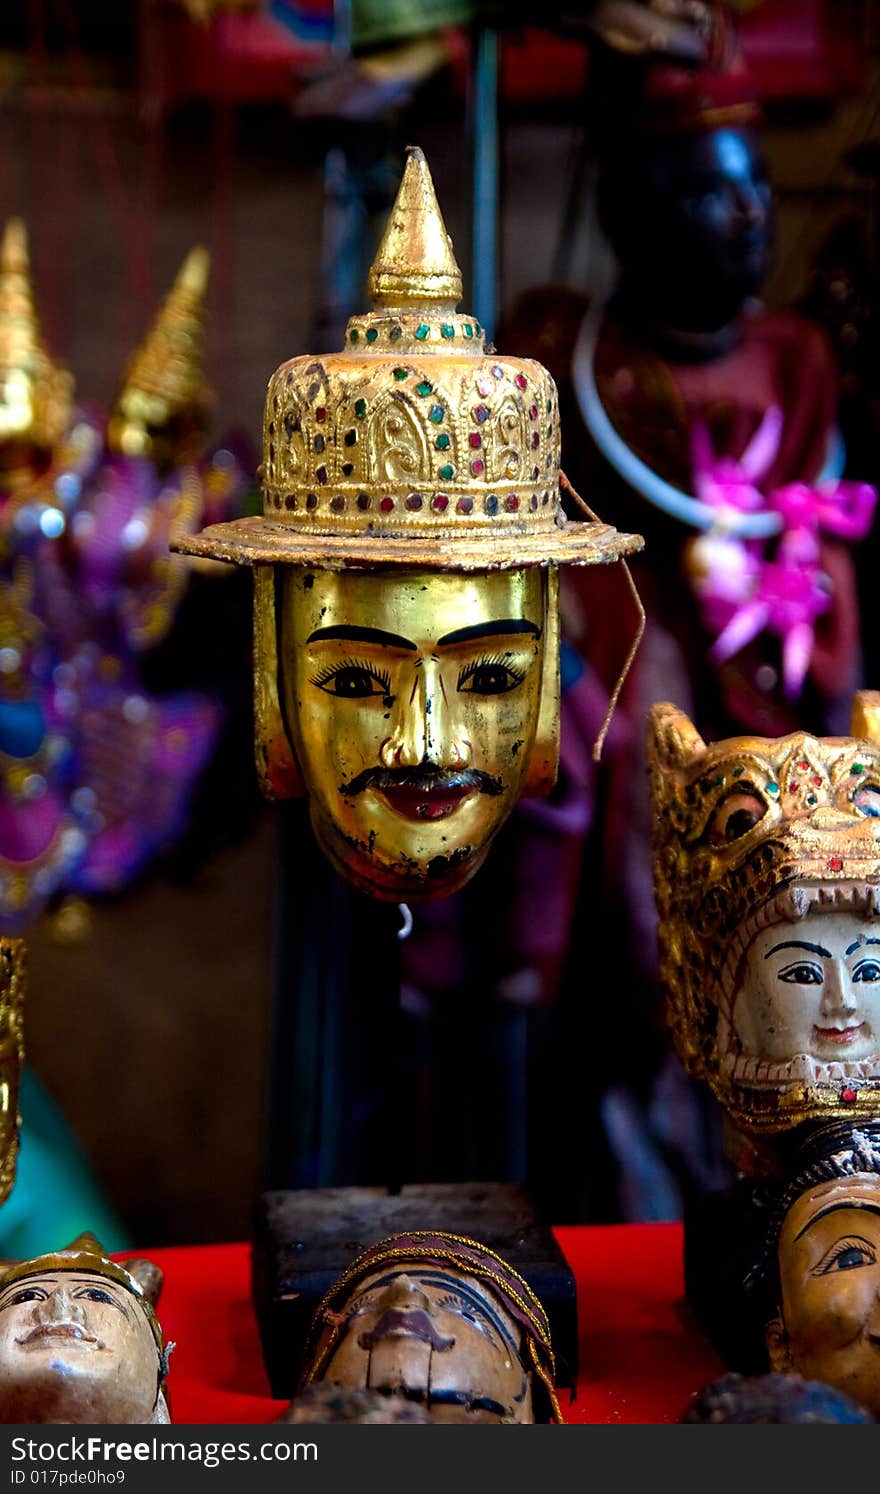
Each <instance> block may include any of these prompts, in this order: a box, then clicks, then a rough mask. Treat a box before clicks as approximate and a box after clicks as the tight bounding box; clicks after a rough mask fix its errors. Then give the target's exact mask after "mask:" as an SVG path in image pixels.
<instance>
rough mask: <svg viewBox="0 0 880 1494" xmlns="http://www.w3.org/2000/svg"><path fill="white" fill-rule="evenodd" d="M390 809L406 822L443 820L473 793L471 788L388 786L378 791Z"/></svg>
mask: <svg viewBox="0 0 880 1494" xmlns="http://www.w3.org/2000/svg"><path fill="white" fill-rule="evenodd" d="M380 792H381V794H382V796H383V798H385V799H387V800H388V803H389V804H390V805H391V808H392V809H393V810H394V811H395V812H396V813H397V814H400V815H403V817H404V818H405V819H407V820H445V819H446V818H447V816H448V815H450V814H453V813H454V812H455V810H456V809H458V806H459V805H460V804H461V802H462V800H463V799H466V798H467V797H468V795H469V794H472V793H473V792H474V790H473V786H472V785H470V784H463V785H460V786H458V787H455V788H453V787H445V786H441V785H440V784H438V785H437V787H436V788H430V789H426V788H416V787H413V786H411V785H409V784H397V785H394V786H393V787H392V786H391V785H390V784H389V785H388V786H387V787H385V788H382V789H381V790H380Z"/></svg>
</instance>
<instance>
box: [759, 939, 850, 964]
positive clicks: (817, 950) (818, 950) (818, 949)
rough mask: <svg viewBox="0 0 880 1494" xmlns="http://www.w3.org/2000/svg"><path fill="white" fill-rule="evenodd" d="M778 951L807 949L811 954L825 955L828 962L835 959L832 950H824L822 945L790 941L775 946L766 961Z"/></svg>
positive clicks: (797, 940) (801, 940)
mask: <svg viewBox="0 0 880 1494" xmlns="http://www.w3.org/2000/svg"><path fill="white" fill-rule="evenodd" d="M778 949H807V950H809V952H810V954H817V955H823V956H824V958H825V959H826V960H830V959H832V958H833V956H832V954H831V950H830V949H823V948H822V946H821V944H806V943H805V942H804V940H803V939H788V940H787V941H786V942H785V943H784V944H774V946H773V948H772V949H768V951H767V953H766V954H765V956H764V959H765V960H769V958H770V956H771V955H772V954H775V953H776V951H777V950H778Z"/></svg>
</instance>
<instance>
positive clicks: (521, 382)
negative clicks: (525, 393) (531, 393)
mask: <svg viewBox="0 0 880 1494" xmlns="http://www.w3.org/2000/svg"><path fill="white" fill-rule="evenodd" d="M513 382H514V383H515V384H516V386H517V388H518V389H525V388H527V387H528V386H527V384H526V381H525V379H524V378H523V376H522V374H517V376H516V378H515V379H514V381H513Z"/></svg>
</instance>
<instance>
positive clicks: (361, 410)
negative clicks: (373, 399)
mask: <svg viewBox="0 0 880 1494" xmlns="http://www.w3.org/2000/svg"><path fill="white" fill-rule="evenodd" d="M354 413H355V415H356V416H357V417H358V420H363V418H364V416H365V415H366V413H367V402H366V400H365V399H356V400H355V402H354Z"/></svg>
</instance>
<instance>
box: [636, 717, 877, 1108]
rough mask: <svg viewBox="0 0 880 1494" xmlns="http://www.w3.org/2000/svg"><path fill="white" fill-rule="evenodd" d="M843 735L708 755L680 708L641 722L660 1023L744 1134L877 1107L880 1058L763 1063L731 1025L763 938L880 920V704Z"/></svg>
mask: <svg viewBox="0 0 880 1494" xmlns="http://www.w3.org/2000/svg"><path fill="white" fill-rule="evenodd" d="M852 732H853V735H852V737H829V738H818V737H813V736H810V735H809V734H808V733H806V732H795V733H793V734H792V735H791V736H787V737H781V738H779V739H777V740H772V739H767V738H763V737H732V738H730V739H728V740H727V741H723V742H716V743H714V744H712V745H710V746H707V745H706V743H705V742H704V741H703V739H702V738H701V737H700V735H699V733H698V732H697V730H696V728H695V727H694V725H693V724H692V722H691V721H690V720H689V719H688V717H687V716H686V715H685V714H684V713H683V712H682V711H680V710H678V708H677V707H675V706H672V705H666V704H664V705H655V706H653V707H652V709H651V712H650V715H649V720H648V760H649V770H650V775H651V792H652V798H653V808H654V892H655V898H656V903H657V911H658V914H659V919H660V925H659V940H660V973H661V979H662V983H663V987H664V993H665V998H666V1007H667V1020H668V1023H669V1026H670V1028H671V1031H672V1036H673V1040H674V1043H675V1047H676V1050H677V1052H678V1055H679V1057H680V1059H681V1060H682V1062H683V1064H684V1065H685V1067H686V1068H687V1069H688V1070H689V1072H691V1073H692V1074H694V1075H695V1076H697V1077H699V1078H702V1079H705V1080H706V1081H707V1082H708V1084H709V1086H710V1088H711V1089H712V1091H713V1093H714V1094H715V1096H716V1098H717V1099H718V1100H719V1101H720V1102H721V1104H722V1105H723V1106H724V1108H725V1110H726V1112H727V1114H728V1117H729V1119H730V1120H731V1121H732V1122H733V1124H734V1125H735V1126H737V1127H739V1128H740V1129H741V1130H742V1131H743V1132H745V1133H757V1132H767V1133H772V1132H777V1131H783V1130H787V1129H789V1128H790V1127H792V1126H795V1125H798V1124H800V1123H801V1122H802V1121H806V1120H815V1119H819V1118H825V1119H833V1118H836V1117H840V1118H844V1117H847V1116H848V1117H850V1118H855V1117H857V1116H864V1115H873V1114H876V1113H877V1110H878V1108H880V1057H878V1058H877V1059H876V1060H875V1059H870V1060H864V1061H863V1062H862V1063H849V1064H848V1063H845V1062H832V1063H824V1064H821V1063H817V1062H816V1061H815V1060H813V1059H812V1058H811V1057H810V1056H809V1055H808V1054H801V1055H797V1056H796V1057H794V1058H793V1061H792V1062H789V1063H784V1064H781V1063H773V1062H771V1061H764V1060H760V1061H758V1060H756V1059H754V1058H753V1057H750V1056H748V1055H746V1054H743V1053H739V1052H738V1051H737V1045H736V1043H735V1040H734V1036H733V1024H732V1004H733V1000H734V996H735V994H736V988H737V976H738V972H739V970H740V965H741V961H742V958H743V957H744V955H745V953H746V950H747V949H748V946H749V944H750V943H751V941H752V939H753V938H754V937H755V935H756V934H757V933H758V932H759V930H760V929H762V928H764V927H766V926H768V925H770V924H772V923H775V922H778V921H782V920H796V919H798V918H800V917H803V916H805V915H806V914H807V913H809V912H810V911H811V909H815V908H819V909H826V910H831V909H835V908H840V909H846V908H853V909H856V910H858V911H859V912H860V913H863V914H864V915H865V916H866V917H869V918H878V917H880V819H877V818H875V817H874V816H875V814H876V809H877V807H880V694H877V693H874V692H869V691H861V692H859V693H858V694H857V695H856V697H855V701H854V705H853V713H852Z"/></svg>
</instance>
